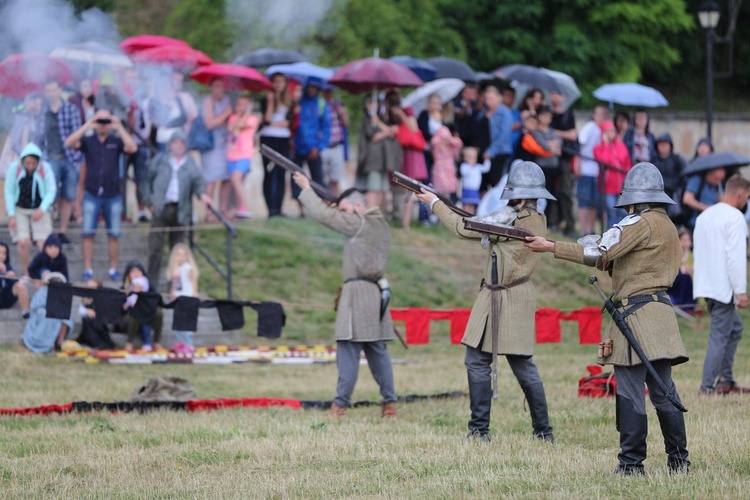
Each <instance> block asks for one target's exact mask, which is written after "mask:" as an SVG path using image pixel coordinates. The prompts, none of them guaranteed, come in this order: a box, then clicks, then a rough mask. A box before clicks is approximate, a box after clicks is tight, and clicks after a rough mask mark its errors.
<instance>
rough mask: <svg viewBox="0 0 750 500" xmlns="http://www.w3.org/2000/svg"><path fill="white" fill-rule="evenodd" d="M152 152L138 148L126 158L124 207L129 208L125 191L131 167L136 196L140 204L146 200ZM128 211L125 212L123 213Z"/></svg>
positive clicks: (146, 148)
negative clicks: (147, 178)
mask: <svg viewBox="0 0 750 500" xmlns="http://www.w3.org/2000/svg"><path fill="white" fill-rule="evenodd" d="M150 154H151V152H150V150H149V148H148V146H138V150H137V151H136V152H135V153H133V154H131V155H126V156H125V169H124V170H125V171H124V175H123V181H124V182H123V190H122V199H123V206H124V207H127V206H128V203H127V189H125V187H124V186H125V185H126V184H127V180H128V169H129V168H130V166H131V165H132V166H133V178H134V180H135V196H136V200H137V201H138V203H142V202H143V199H144V194H145V190H146V189H147V186H146V177H148V161H149V157H150ZM125 211H126V210H123V213H124V212H125Z"/></svg>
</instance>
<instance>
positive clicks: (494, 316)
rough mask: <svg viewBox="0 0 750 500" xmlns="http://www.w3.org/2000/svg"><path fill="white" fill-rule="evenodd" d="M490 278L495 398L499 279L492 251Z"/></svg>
mask: <svg viewBox="0 0 750 500" xmlns="http://www.w3.org/2000/svg"><path fill="white" fill-rule="evenodd" d="M490 280H491V281H492V288H491V289H490V297H491V304H492V399H497V393H498V391H497V356H498V353H497V351H498V350H499V345H498V344H499V343H500V339H499V338H498V335H499V334H500V298H499V297H498V294H499V293H500V290H499V289H498V286H497V285H498V284H499V279H498V275H497V254H496V253H495V252H492V273H491V277H490Z"/></svg>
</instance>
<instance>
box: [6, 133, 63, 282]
mask: <svg viewBox="0 0 750 500" xmlns="http://www.w3.org/2000/svg"><path fill="white" fill-rule="evenodd" d="M4 194H5V212H6V213H7V214H8V228H9V229H10V235H11V239H12V241H13V243H15V244H17V245H18V260H19V261H20V262H21V271H22V273H24V274H25V273H26V270H27V268H28V267H29V260H30V259H31V244H32V241H33V242H36V244H37V246H39V248H40V249H41V248H42V244H43V243H44V240H46V239H47V237H48V236H49V235H50V233H52V215H51V214H50V208H51V207H52V204H53V203H54V202H55V198H56V197H57V180H56V179H55V173H54V171H53V170H52V167H51V166H50V165H49V163H47V162H45V161H42V150H41V149H39V146H37V145H36V144H34V143H33V142H30V143H28V144H27V145H26V147H24V148H23V151H21V157H20V159H19V160H18V161H17V162H14V163H12V164H11V165H10V167H9V168H8V172H7V174H6V175H5V188H4Z"/></svg>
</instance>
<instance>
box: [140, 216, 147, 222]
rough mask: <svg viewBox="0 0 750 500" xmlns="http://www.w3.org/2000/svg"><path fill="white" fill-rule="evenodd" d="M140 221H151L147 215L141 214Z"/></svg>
mask: <svg viewBox="0 0 750 500" xmlns="http://www.w3.org/2000/svg"><path fill="white" fill-rule="evenodd" d="M138 222H149V220H148V217H146V216H145V215H140V216H138Z"/></svg>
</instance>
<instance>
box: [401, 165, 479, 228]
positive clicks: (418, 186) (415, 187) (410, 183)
mask: <svg viewBox="0 0 750 500" xmlns="http://www.w3.org/2000/svg"><path fill="white" fill-rule="evenodd" d="M393 182H394V183H395V184H397V185H399V186H401V187H403V188H404V189H408V190H409V191H411V192H413V193H417V194H419V193H421V192H422V189H424V190H425V191H429V192H430V193H432V194H434V195H435V196H437V197H438V199H439V200H440V201H442V202H443V203H445V204H446V206H447V207H448V208H450V209H451V210H452V211H453V212H455V213H457V214H458V215H460V216H461V217H471V216H472V215H473V214H471V213H469V212H467V211H466V210H463V209H461V208H458V207H457V206H456V205H455V204H454V203H453V202H452V201H451V199H450V198H449V197H448V196H446V195H444V194H443V193H441V192H439V191H435V188H432V187H430V186H428V185H426V184H423V183H421V182H419V181H418V180H415V179H412V178H411V177H407V176H406V175H404V174H402V173H400V172H394V173H393Z"/></svg>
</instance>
